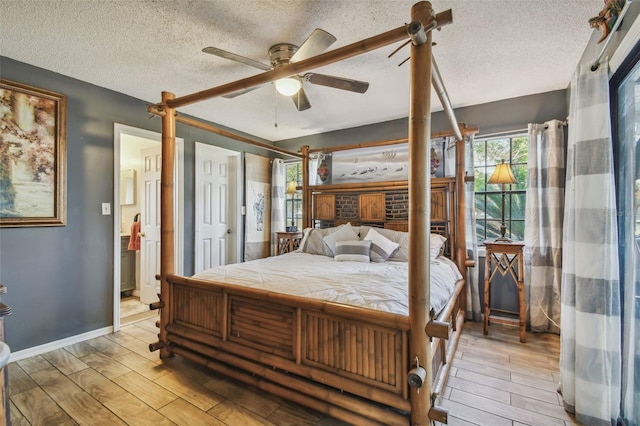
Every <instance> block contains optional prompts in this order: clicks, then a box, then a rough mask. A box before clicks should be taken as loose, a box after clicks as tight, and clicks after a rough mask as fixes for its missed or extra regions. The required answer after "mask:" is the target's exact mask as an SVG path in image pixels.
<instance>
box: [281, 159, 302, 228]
mask: <svg viewBox="0 0 640 426" xmlns="http://www.w3.org/2000/svg"><path fill="white" fill-rule="evenodd" d="M294 168H295V171H293V169H294ZM292 180H295V182H296V187H297V188H301V187H302V161H289V162H285V191H286V189H287V187H288V186H289V182H291V181H292ZM284 212H285V214H284V216H285V223H284V225H285V229H286V230H287V231H290V230H291V229H292V228H291V226H295V228H296V230H297V231H301V230H302V192H301V191H296V192H294V193H293V194H291V193H286V192H285V208H284Z"/></svg>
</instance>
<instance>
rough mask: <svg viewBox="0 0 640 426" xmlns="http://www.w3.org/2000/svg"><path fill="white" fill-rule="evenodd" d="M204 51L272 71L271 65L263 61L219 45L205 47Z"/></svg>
mask: <svg viewBox="0 0 640 426" xmlns="http://www.w3.org/2000/svg"><path fill="white" fill-rule="evenodd" d="M202 51H203V52H204V53H210V54H212V55H216V56H219V57H221V58H225V59H231V60H232V61H236V62H240V63H241V64H245V65H249V66H251V67H255V68H259V69H261V70H265V71H271V65H267V64H263V63H262V62H258V61H254V60H253V59H249V58H245V57H244V56H240V55H236V54H235V53H231V52H227V51H226V50H222V49H218V48H217V47H205V48H204V49H202Z"/></svg>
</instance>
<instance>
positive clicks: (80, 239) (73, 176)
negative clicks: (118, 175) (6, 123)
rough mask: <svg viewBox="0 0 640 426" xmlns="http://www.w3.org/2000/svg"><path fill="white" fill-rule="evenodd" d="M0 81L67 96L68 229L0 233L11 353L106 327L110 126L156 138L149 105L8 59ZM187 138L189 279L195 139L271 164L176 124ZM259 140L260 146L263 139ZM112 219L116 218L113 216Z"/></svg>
mask: <svg viewBox="0 0 640 426" xmlns="http://www.w3.org/2000/svg"><path fill="white" fill-rule="evenodd" d="M0 65H1V66H0V77H2V78H5V79H8V80H13V81H16V82H21V83H25V84H29V85H33V86H36V87H39V88H43V89H47V90H52V91H54V92H58V93H62V94H64V95H66V96H67V186H66V188H67V225H66V226H64V227H35V228H1V229H0V283H2V284H4V285H5V286H7V288H8V293H7V294H6V295H3V298H2V299H3V302H4V303H6V304H7V305H10V306H11V307H12V308H13V314H12V315H11V316H9V317H7V318H6V321H5V328H6V341H7V343H8V344H9V346H10V347H11V350H12V351H14V352H15V351H19V350H22V349H25V348H30V347H34V346H38V345H42V344H45V343H49V342H52V341H56V340H60V339H64V338H67V337H70V336H74V335H77V334H81V333H85V332H88V331H92V330H96V329H100V328H103V327H107V326H110V325H112V324H113V262H114V259H113V252H114V247H113V235H114V216H113V215H111V216H103V215H102V214H101V209H100V206H101V203H103V202H111V203H112V202H113V186H114V177H113V168H114V152H113V124H114V122H117V123H121V124H125V125H128V126H133V127H138V128H142V129H147V130H152V131H156V132H160V125H161V123H160V119H157V118H156V119H149V115H148V114H147V112H146V106H147V103H153V102H157V101H158V100H159V98H160V93H158V100H149V102H146V101H142V100H139V99H135V98H132V97H129V96H125V95H122V94H120V93H116V92H113V91H110V90H106V89H103V88H101V87H97V86H94V85H91V84H87V83H84V82H81V81H79V80H75V79H72V78H69V77H66V76H63V75H60V74H56V73H54V72H51V71H47V70H44V69H41V68H36V67H33V66H30V65H27V64H24V63H21V62H17V61H14V60H12V59H9V58H5V57H1V58H0ZM176 133H177V136H178V137H181V138H184V140H185V188H184V189H185V265H184V267H185V269H184V270H185V273H186V274H191V273H193V240H194V234H195V231H194V223H193V222H194V214H193V210H192V208H191V206H192V203H193V197H194V193H193V182H194V167H193V162H194V158H195V141H198V142H203V143H210V144H214V145H217V146H221V147H223V148H228V149H232V150H236V151H244V152H252V153H255V154H259V155H264V156H269V152H266V151H265V150H261V149H258V148H254V147H252V146H249V145H247V144H243V143H238V142H235V141H233V140H230V139H228V138H223V137H221V136H218V135H213V134H211V133H208V132H204V131H202V130H198V129H195V128H192V127H188V126H184V125H181V124H178V125H177V127H176ZM264 142H267V141H264ZM117 220H119V218H117Z"/></svg>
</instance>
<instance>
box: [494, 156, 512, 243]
mask: <svg viewBox="0 0 640 426" xmlns="http://www.w3.org/2000/svg"><path fill="white" fill-rule="evenodd" d="M517 182H518V181H517V180H516V178H515V177H514V176H513V172H512V171H511V166H509V164H507V163H505V162H504V160H502V163H500V164H497V165H496V169H495V170H494V171H493V174H492V175H491V177H490V178H489V180H488V181H487V183H495V184H500V185H502V223H501V224H500V237H499V238H496V241H499V242H506V243H510V242H511V240H510V239H509V238H507V237H505V236H504V234H505V232H506V231H507V227H506V225H505V224H504V197H505V195H506V192H505V189H504V186H505V185H511V184H513V183H517Z"/></svg>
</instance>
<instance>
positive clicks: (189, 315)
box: [173, 285, 224, 337]
mask: <svg viewBox="0 0 640 426" xmlns="http://www.w3.org/2000/svg"><path fill="white" fill-rule="evenodd" d="M223 297H224V296H223V293H222V292H221V291H220V292H213V291H203V290H200V289H194V288H192V287H187V286H182V285H176V286H174V287H173V300H174V302H173V303H174V305H173V307H174V312H173V318H174V322H175V323H178V324H183V325H185V326H188V327H191V328H194V329H197V330H199V331H201V332H203V333H207V334H212V335H214V336H217V337H221V336H222V323H223V322H222V321H223V319H222V312H223V309H222V303H223ZM212 307H217V309H212Z"/></svg>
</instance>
